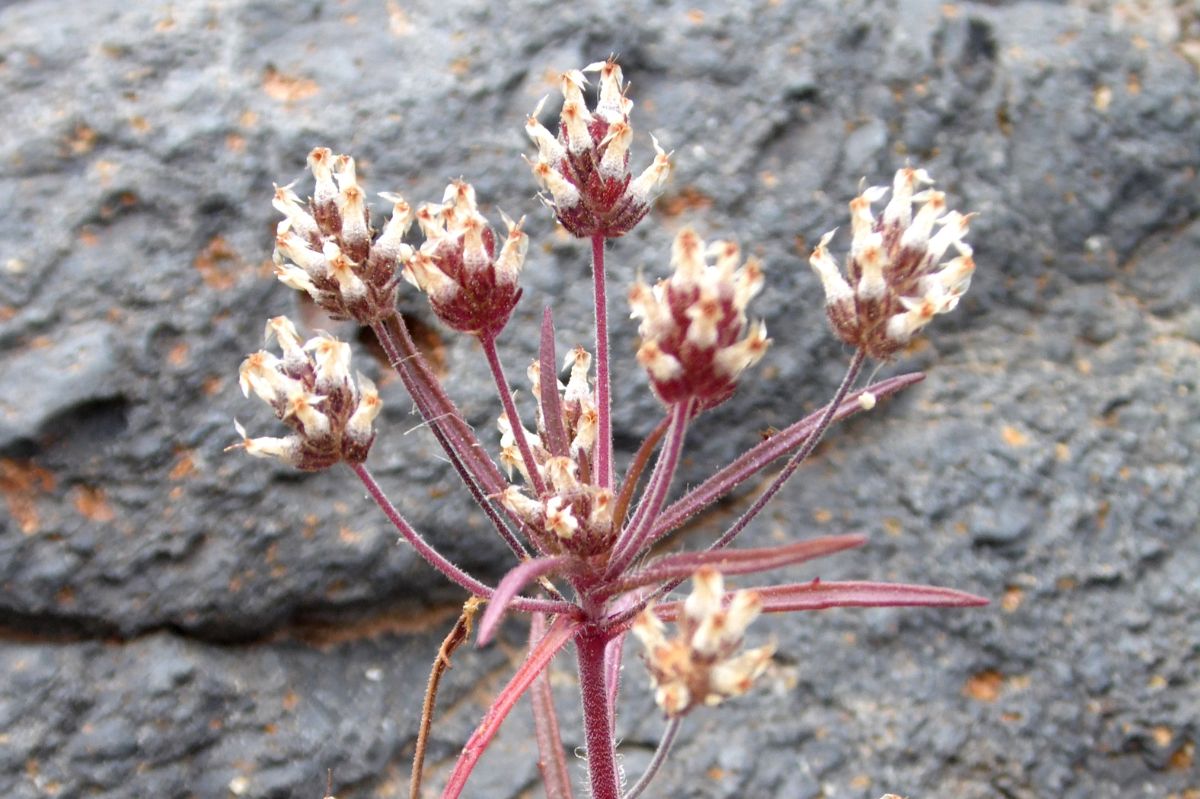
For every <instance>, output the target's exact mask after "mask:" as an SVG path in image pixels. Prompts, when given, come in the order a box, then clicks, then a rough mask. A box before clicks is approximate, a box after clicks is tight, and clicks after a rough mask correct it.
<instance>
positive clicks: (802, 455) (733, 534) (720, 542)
mask: <svg viewBox="0 0 1200 799" xmlns="http://www.w3.org/2000/svg"><path fill="white" fill-rule="evenodd" d="M866 360H867V355H866V353H865V352H863V351H862V350H858V351H857V352H855V353H854V357H853V358H851V359H850V365H849V366H848V367H847V368H846V375H845V376H844V377H843V378H842V383H841V385H840V386H838V390H837V392H836V393H835V394H834V395H833V399H832V400H830V401H829V404H828V405H826V406H825V411H824V413H822V414H821V418H820V419H819V420H818V421H817V424H816V426H815V427H814V428H813V431H812V432H811V433H809V435H808V438H807V440H805V442H804V446H802V447H800V449H798V450H796V453H795V454H794V455H792V457H791V458H789V459H788V462H787V465H786V466H784V467H783V470H782V471H781V472H780V473H779V474H778V475H776V477H775V479H774V480H772V481H771V484H770V485H768V486H767V488H766V490H765V491H763V492H762V493H761V494H759V495H758V498H757V499H755V500H754V503H753V504H752V505H751V506H750V507H749V508H747V509H746V511H745V513H743V514H742V515H741V516H739V517H738V520H737V521H736V522H734V523H733V525H732V526H731V527H730V528H729V529H728V530H726V531H725V533H724V534H723V535H722V536H721V537H720V538H718V539H717V540H716V541H714V542H713V543H712V545H711V546H710V547H709V549H721V548H722V547H725V546H728V545H729V544H730V543H731V542H732V541H733V539H735V538H737V537H738V534H739V533H741V532H742V530H744V529H746V525H748V524H749V523H750V522H751V521H753V520H754V518H755V517H756V516H758V514H759V513H760V512H761V511H762V509H763V508H765V507H766V506H767V503H768V502H770V501H771V500H772V499H773V498H774V497H775V495H776V494H777V493H779V489H781V488H783V484H784V483H786V482H787V481H788V479H789V478H791V476H792V475H793V474H795V473H796V469H798V468H800V464H801V463H803V462H804V461H805V459H806V458H808V456H809V455H811V454H812V452H813V450H815V449H816V448H817V444H819V443H820V442H821V437H822V436H823V435H825V431H826V430H828V429H829V425H830V423H832V422H833V416H834V414H835V413H837V409H838V406H840V405H841V404H842V400H844V399H845V398H846V395H847V394H848V393H850V387H851V386H853V385H854V381H855V380H857V379H858V373H859V372H860V371H862V367H863V363H864V362H866Z"/></svg>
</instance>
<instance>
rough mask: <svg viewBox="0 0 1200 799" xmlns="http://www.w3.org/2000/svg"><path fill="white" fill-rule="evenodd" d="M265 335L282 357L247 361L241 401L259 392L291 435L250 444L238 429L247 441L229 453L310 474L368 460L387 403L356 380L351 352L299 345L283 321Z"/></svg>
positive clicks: (331, 344) (337, 346) (321, 341)
mask: <svg viewBox="0 0 1200 799" xmlns="http://www.w3.org/2000/svg"><path fill="white" fill-rule="evenodd" d="M267 335H268V337H270V336H274V337H275V338H276V339H278V341H279V345H280V348H281V349H282V351H283V357H282V358H279V357H277V356H275V355H273V354H272V353H270V352H267V351H265V350H260V351H259V352H256V353H254V354H252V355H249V356H247V358H246V360H244V361H243V362H242V368H241V372H240V375H239V383H240V385H241V388H242V393H243V394H245V395H246V396H249V395H250V392H251V391H253V392H254V393H255V394H256V395H257V396H258V397H259V399H261V400H263V401H264V402H266V403H267V404H268V405H270V406H271V408H272V410H274V411H275V415H276V416H278V417H279V419H280V420H281V421H283V422H284V423H285V424H287V425H288V426H289V427H291V428H292V430H293V434H292V435H290V436H287V437H286V438H250V437H249V436H247V435H246V430H245V428H243V427H242V425H241V424H240V423H238V422H234V426H235V427H236V428H237V431H238V435H239V436H240V437H241V439H242V440H241V442H239V443H237V444H234V445H233V446H232V447H230V449H244V450H246V452H248V453H249V454H251V455H254V456H257V457H261V458H276V459H278V460H281V461H283V462H284V463H287V464H289V465H291V466H295V467H296V468H297V469H302V470H304V471H316V470H319V469H325V468H328V467H329V466H332V465H333V464H335V463H338V462H339V461H346V462H347V463H351V464H355V463H362V462H363V461H365V460H366V459H367V452H368V451H369V450H370V449H371V444H372V443H373V442H374V440H375V430H374V426H373V423H374V421H375V417H376V416H378V415H379V411H380V409H381V408H382V406H383V403H382V401H381V400H380V399H379V391H378V390H377V389H376V388H375V384H374V383H372V382H371V381H370V380H368V379H367V378H366V377H364V376H363V375H361V374H359V375H358V376H357V378H356V379H351V377H350V345H349V344H346V343H344V342H341V341H338V340H337V339H335V338H333V337H332V336H330V335H327V334H320V335H317V336H316V337H314V338H312V339H309V340H308V341H307V342H305V343H304V344H301V343H300V339H299V336H298V335H297V333H296V327H295V325H293V324H292V322H291V320H290V319H288V318H287V317H285V316H277V317H275V318H274V319H272V320H271V321H270V322H268V323H267Z"/></svg>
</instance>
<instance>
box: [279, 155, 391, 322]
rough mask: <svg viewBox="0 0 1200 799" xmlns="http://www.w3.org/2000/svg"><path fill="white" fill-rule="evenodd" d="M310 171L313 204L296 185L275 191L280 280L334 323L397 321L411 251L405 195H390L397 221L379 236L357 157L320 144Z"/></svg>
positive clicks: (312, 160)
mask: <svg viewBox="0 0 1200 799" xmlns="http://www.w3.org/2000/svg"><path fill="white" fill-rule="evenodd" d="M308 166H309V169H310V170H311V171H312V173H313V178H314V181H315V186H314V188H313V196H312V197H310V198H309V199H308V201H307V202H305V201H303V200H301V199H300V197H299V196H298V195H297V194H296V193H295V192H294V191H292V187H291V186H277V187H276V188H275V199H274V201H273V203H272V204H273V205H274V206H275V208H276V209H277V210H278V211H279V212H280V213H282V214H283V216H284V219H283V220H282V221H281V222H280V223H279V226H278V229H277V231H276V235H275V274H276V276H277V277H278V278H279V280H280V282H282V283H283V284H284V285H286V286H288V287H290V288H294V289H297V290H299V291H303V292H305V293H307V294H308V295H309V296H310V297H312V299H313V301H314V302H316V303H317V304H318V305H320V306H321V307H322V308H324V309H325V310H326V311H327V312H328V313H329V314H330V315H332V316H333V317H334V318H335V319H347V318H348V319H355V320H357V321H358V322H361V323H362V324H365V325H369V324H371V323H373V322H376V321H378V320H380V319H383V318H385V317H387V316H390V315H391V314H392V313H393V312H394V310H395V306H396V289H397V287H398V285H399V280H400V278H399V275H400V266H401V264H403V263H404V262H405V261H406V260H407V259H408V258H409V256H410V255H411V254H412V248H411V247H409V246H408V245H407V244H404V243H403V242H402V241H401V239H402V238H403V237H404V234H405V233H406V232H407V231H408V228H409V226H410V225H411V224H412V220H413V214H412V209H411V208H410V207H409V205H408V203H406V202H405V201H404V199H403V198H402V197H399V196H397V195H393V194H386V195H383V197H384V199H387V200H389V201H391V202H392V216H391V219H390V220H388V222H387V224H386V225H384V227H383V230H382V231H381V232H380V233H379V235H378V236H374V231H373V230H372V228H371V223H370V212H369V211H368V209H367V205H366V194H365V192H364V191H363V189H362V187H361V186H360V185H359V183H358V177H357V172H356V170H355V166H354V159H353V158H350V157H349V156H345V155H338V156H335V155H333V153H332V152H331V151H330V150H329V149H328V148H326V147H317V148H315V149H314V150H313V151H312V152H311V153H309V154H308Z"/></svg>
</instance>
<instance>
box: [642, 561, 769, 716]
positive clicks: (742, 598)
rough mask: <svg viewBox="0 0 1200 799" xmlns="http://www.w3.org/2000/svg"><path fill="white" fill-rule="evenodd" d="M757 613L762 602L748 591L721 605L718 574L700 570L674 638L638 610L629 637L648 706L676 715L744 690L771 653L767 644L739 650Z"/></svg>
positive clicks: (722, 590)
mask: <svg viewBox="0 0 1200 799" xmlns="http://www.w3.org/2000/svg"><path fill="white" fill-rule="evenodd" d="M761 610H762V599H761V597H760V596H759V595H758V594H757V593H755V592H753V591H738V592H737V593H735V594H734V595H733V597H732V598H731V599H730V600H729V601H728V604H727V605H726V602H725V585H724V580H723V579H722V577H721V574H720V572H718V571H716V570H715V569H712V568H709V567H705V568H702V569H700V570H699V571H697V572H696V574H695V575H694V576H693V577H692V592H691V593H690V594H689V595H688V597H687V599H686V600H685V601H684V603H683V613H682V615H681V618H680V620H679V633H678V635H677V636H676V637H674V638H671V639H668V638H667V637H666V634H665V630H666V625H664V624H663V622H662V620H661V619H660V618H659V617H658V616H657V615H655V613H654V611H653V609H652V608H647V609H646V610H644V611H642V613H641V615H640V616H638V618H637V621H636V622H635V623H634V625H633V633H634V635H636V636H637V637H638V640H639V641H641V642H642V645H643V646H644V647H645V649H646V654H645V660H646V667H647V668H648V669H649V671H650V678H651V681H652V683H653V685H654V701H655V702H656V703H657V704H658V706H659V707H660V708H662V710H663V712H664V713H666V714H667V715H668V716H671V717H678V716H682V715H683V714H685V713H687V712H688V711H689V710H691V709H692V708H694V707H697V706H699V705H702V704H703V705H710V706H711V705H718V704H720V703H721V702H723V701H724V700H726V699H729V698H730V697H734V696H740V695H742V694H744V693H746V691H748V690H750V686H751V685H753V684H754V681H755V680H756V679H758V677H759V676H761V675H762V673H763V672H764V671H766V668H767V666H768V665H769V664H770V663H771V657H772V655H774V653H775V648H774V647H773V646H772V645H770V644H767V645H765V646H760V647H757V648H755V649H747V650H745V651H740V650H741V648H742V636H743V634H744V633H745V632H746V628H747V627H748V626H750V623H751V622H752V621H754V620H755V619H756V618H757V617H758V614H759V613H760V612H761Z"/></svg>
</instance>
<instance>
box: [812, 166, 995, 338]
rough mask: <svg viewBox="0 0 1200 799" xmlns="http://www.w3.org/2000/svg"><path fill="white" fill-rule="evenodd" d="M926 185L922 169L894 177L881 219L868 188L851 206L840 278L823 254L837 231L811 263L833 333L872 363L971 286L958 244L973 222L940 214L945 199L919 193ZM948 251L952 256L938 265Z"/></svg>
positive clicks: (968, 257)
mask: <svg viewBox="0 0 1200 799" xmlns="http://www.w3.org/2000/svg"><path fill="white" fill-rule="evenodd" d="M932 183H933V179H932V178H930V177H929V174H928V173H927V172H926V171H925V170H923V169H913V168H911V167H906V168H904V169H901V170H900V171H898V172H897V173H896V178H895V180H894V181H893V183H892V189H891V192H892V198H891V200H889V201H888V204H887V206H886V207H885V208H884V209H883V216H882V217H880V218H876V217H875V215H874V214H873V213H872V211H871V206H872V205H873V204H874V203H876V202H879V201H880V200H881V199H883V197H884V195H886V194H887V192H888V189H887V188H886V187H883V186H872V187H870V188H867V189H865V190H863V192H862V193H861V194H859V196H857V197H855V198H854V199H853V200H851V201H850V222H851V228H850V229H851V242H850V254H849V256H848V257H847V259H846V272H845V275H844V276H843V274H842V270H841V269H840V268H839V267H838V264H837V261H835V260H834V259H833V256H831V255H830V254H829V249H828V247H829V242H830V241H831V240H832V239H833V234H834V232H836V231H830V232H829V233H826V234H825V235H824V236H822V237H821V241H820V242H819V243H818V244H817V246H816V249H814V250H813V252H812V256H811V257H810V258H809V263H810V264H811V265H812V268H813V271H814V272H816V274H817V277H819V278H820V279H821V285H822V287H823V288H824V290H825V311H826V314H827V315H828V316H829V323H830V325H831V326H832V327H833V332H834V333H835V334H836V335H837V337H838V338H840V339H841V340H842V341H844V342H846V343H847V344H850V345H852V346H854V347H857V348H858V349H861V350H863V351H864V352H866V354H868V355H870V356H872V357H874V358H879V359H887V358H891V357H892V356H894V355H895V354H896V353H897V352H898V351H899V350H900V349H901V348H902V347H904V346H905V345H906V344H907V343H908V342H909V340H910V339H912V337H913V336H914V335H916V334H917V332H918V331H920V330H921V329H922V328H923V327H925V325H927V324H929V322H930V321H931V320H932V319H933V317H934V316H936V315H938V314H943V313H949V312H950V311H952V310H954V308H955V307H956V306H957V305H958V300H959V298H960V297H962V295H963V294H964V293H965V292H966V290H967V289H968V288H969V287H970V285H971V274H972V273H973V272H974V271H975V261H974V260H973V259H972V252H971V247H970V246H969V245H968V244H967V243H966V242H965V241H963V239H964V237H965V236H966V234H967V229H968V227H969V223H970V219H971V217H970V215H966V216H964V215H963V214H960V213H958V212H957V211H951V212H950V213H945V211H946V195H945V194H943V193H942V192H940V191H935V190H933V189H923V187H925V186H929V185H931V184H932ZM918 189H923V190H921V191H918ZM914 206H915V207H916V213H914V212H913V208H914ZM935 228H938V229H937V231H936V232H934V230H935ZM950 247H953V248H954V249H955V251H956V253H957V256H956V257H954V258H951V259H950V260H948V261H945V262H941V259H942V256H943V255H944V254H945V253H946V250H947V249H949V248H950Z"/></svg>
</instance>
